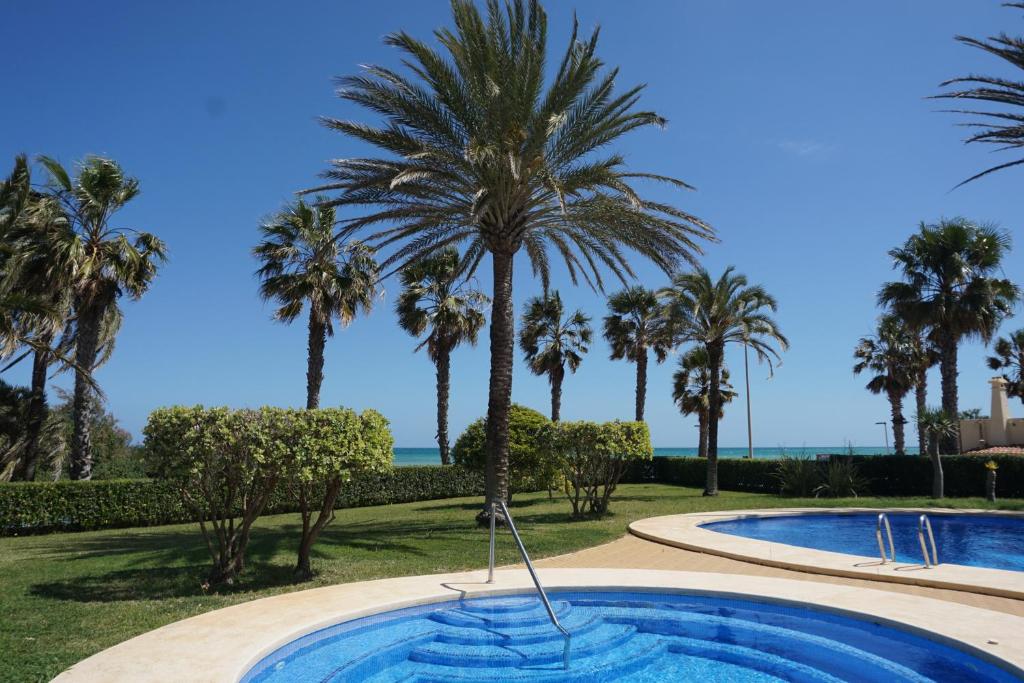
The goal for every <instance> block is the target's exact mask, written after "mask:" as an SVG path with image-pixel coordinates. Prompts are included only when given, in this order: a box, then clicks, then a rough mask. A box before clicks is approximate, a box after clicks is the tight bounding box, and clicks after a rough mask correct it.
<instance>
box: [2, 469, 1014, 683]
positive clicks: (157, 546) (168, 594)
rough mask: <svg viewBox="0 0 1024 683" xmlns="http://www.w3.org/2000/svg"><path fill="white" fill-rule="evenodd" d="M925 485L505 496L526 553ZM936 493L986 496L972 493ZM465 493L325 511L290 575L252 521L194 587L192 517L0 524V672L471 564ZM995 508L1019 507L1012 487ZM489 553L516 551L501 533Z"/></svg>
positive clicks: (476, 561)
mask: <svg viewBox="0 0 1024 683" xmlns="http://www.w3.org/2000/svg"><path fill="white" fill-rule="evenodd" d="M935 503H936V501H932V500H930V499H927V498H900V499H891V498H890V499H880V498H858V499H844V500H824V499H809V500H805V499H793V498H779V497H777V496H767V495H758V494H744V493H722V495H721V496H719V497H717V498H703V497H701V495H700V491H699V490H697V489H687V488H681V487H676V486H667V485H660V484H644V485H625V486H622V487H620V489H619V492H618V494H617V495H616V497H615V498H614V499H613V500H612V511H611V513H610V514H608V515H606V516H605V517H603V518H602V519H587V520H583V521H572V520H570V519H569V518H568V515H567V511H568V504H567V503H566V502H565V501H564V500H560V499H556V500H554V501H549V500H548V499H547V494H544V493H538V494H528V495H521V496H517V497H516V499H515V501H514V504H513V506H512V509H513V514H515V517H516V523H517V524H518V526H519V528H520V531H521V533H522V535H523V540H524V542H525V544H526V546H527V548H528V549H529V550H530V553H531V555H533V556H534V557H546V556H551V555H557V554H561V553H567V552H571V551H574V550H579V549H582V548H585V547H589V546H593V545H597V544H600V543H604V542H607V541H611V540H614V539H616V538H618V537H620V536H621V535H622V534H623V533H625V530H626V525H627V524H629V523H630V522H631V521H633V520H635V519H640V518H643V517H651V516H655V515H663V514H672V513H684V512H699V511H707V510H726V509H739V508H759V507H788V506H808V507H810V506H858V505H859V506H871V507H876V506H906V507H911V506H913V507H928V506H932V505H935ZM941 504H942V505H943V506H948V507H976V508H991V507H995V506H993V505H992V504H990V503H987V502H985V501H984V500H982V499H980V498H966V499H947V500H944V501H941ZM479 505H480V502H479V500H478V499H470V498H457V499H450V500H441V501H430V502H422V503H410V504H406V505H394V506H388V507H376V508H359V509H353V510H342V511H339V512H338V515H337V519H336V520H335V521H334V523H333V524H332V525H330V526H329V527H327V529H326V530H325V532H324V534H323V536H322V537H321V539H320V542H319V543H318V544H317V546H316V547H315V548H314V571H317V572H318V574H317V576H316V578H315V579H314V580H313V581H312V582H310V583H305V584H300V585H296V584H294V583H292V581H291V571H292V565H293V562H294V559H295V558H294V553H295V541H296V539H297V538H298V524H299V521H298V517H297V516H296V515H277V516H272V517H264V518H261V519H260V520H259V522H257V525H256V528H255V530H254V533H253V536H252V541H251V544H250V547H249V556H248V557H249V560H248V567H247V568H246V572H245V574H244V576H243V578H242V581H241V582H240V583H239V584H238V585H236V586H233V587H230V588H228V589H226V590H224V589H222V590H219V591H217V592H213V593H208V592H206V591H204V590H203V588H202V580H203V577H204V575H205V572H206V567H207V562H208V556H207V554H206V549H205V546H204V545H203V542H202V539H201V537H200V535H199V533H198V529H197V528H196V526H195V525H191V524H188V525H176V526H165V527H154V528H137V529H120V530H110V531H97V532H88V533H75V534H53V535H49V536H28V537H22V538H0V615H2V616H0V624H2V628H0V681H5V682H6V681H11V682H13V681H18V682H19V683H22V682H25V681H45V680H49V679H50V678H51V677H53V676H55V675H56V674H57V673H59V672H60V671H62V670H63V669H65V668H67V667H68V666H70V665H71V664H73V663H75V662H76V661H78V660H80V659H83V658H84V657H87V656H89V655H91V654H93V653H95V652H98V651H100V650H102V649H104V648H106V647H110V646H111V645H114V644H115V643H118V642H121V641H123V640H125V639H127V638H130V637H132V636H134V635H137V634H139V633H142V632H144V631H148V630H150V629H154V628H157V627H159V626H162V625H164V624H167V623H170V622H172V621H176V620H178V619H184V618H186V617H190V616H193V615H196V614H200V613H202V612H207V611H210V610H214V609H218V608H221V607H226V606H228V605H231V604H235V603H238V602H243V601H246V600H252V599H255V598H261V597H266V596H268V595H273V594H276V593H283V592H287V591H293V590H300V589H304V588H310V587H314V586H321V585H328V584H335V583H343V582H349V581H361V580H365V579H375V578H382V577H390V576H402V575H410V574H431V573H437V572H447V571H457V570H463V569H473V568H481V567H483V566H485V565H486V562H487V531H486V530H485V529H479V528H477V527H476V526H475V524H474V522H473V516H474V514H475V513H476V511H477V510H478V509H479ZM998 507H1000V508H1003V509H1018V510H1024V500H1017V501H1005V502H1002V503H1001V504H999V505H998ZM498 560H499V562H501V563H503V564H504V563H512V562H515V561H517V560H518V556H517V555H516V551H515V547H514V545H513V543H512V541H511V539H510V537H509V536H508V534H500V535H499V541H498Z"/></svg>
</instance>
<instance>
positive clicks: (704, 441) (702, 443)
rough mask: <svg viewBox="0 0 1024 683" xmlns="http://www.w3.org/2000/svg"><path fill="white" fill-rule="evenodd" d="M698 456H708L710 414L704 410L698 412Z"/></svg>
mask: <svg viewBox="0 0 1024 683" xmlns="http://www.w3.org/2000/svg"><path fill="white" fill-rule="evenodd" d="M697 429H698V431H697V434H698V436H697V439H698V443H697V457H699V458H706V457H708V416H707V413H705V412H704V411H703V410H702V411H700V413H698V414H697Z"/></svg>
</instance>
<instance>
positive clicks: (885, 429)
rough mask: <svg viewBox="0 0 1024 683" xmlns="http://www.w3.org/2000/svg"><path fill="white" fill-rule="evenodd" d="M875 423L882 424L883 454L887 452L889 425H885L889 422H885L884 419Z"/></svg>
mask: <svg viewBox="0 0 1024 683" xmlns="http://www.w3.org/2000/svg"><path fill="white" fill-rule="evenodd" d="M875 424H876V425H882V433H883V434H885V454H886V455H888V454H889V427H888V426H887V425H888V424H889V423H888V422H886V421H885V420H882V421H881V422H876V423H875Z"/></svg>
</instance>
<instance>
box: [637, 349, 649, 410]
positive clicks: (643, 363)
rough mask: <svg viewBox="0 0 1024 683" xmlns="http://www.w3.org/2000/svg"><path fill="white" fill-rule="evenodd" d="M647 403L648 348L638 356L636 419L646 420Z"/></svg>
mask: <svg viewBox="0 0 1024 683" xmlns="http://www.w3.org/2000/svg"><path fill="white" fill-rule="evenodd" d="M646 403H647V349H643V350H641V352H640V355H639V356H637V358H636V421H637V422H643V421H644V406H645V404H646Z"/></svg>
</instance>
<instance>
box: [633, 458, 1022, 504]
mask: <svg viewBox="0 0 1024 683" xmlns="http://www.w3.org/2000/svg"><path fill="white" fill-rule="evenodd" d="M830 457H831V458H843V459H851V460H852V461H853V462H854V463H855V464H856V466H857V468H858V470H859V471H860V474H861V475H862V476H864V477H865V478H866V479H867V480H868V482H869V484H868V486H869V489H868V490H867V491H865V492H864V495H875V496H929V495H931V484H932V465H931V461H930V460H929V459H928V458H925V457H921V456H916V455H908V456H905V457H896V456H892V455H854V456H847V455H832V456H830ZM989 460H994V461H996V462H997V463H998V464H999V470H998V475H997V477H996V495H997V496H998V497H1002V498H1024V457H1021V456H1015V455H1002V456H994V457H991V458H989V457H979V456H976V455H950V456H943V458H942V470H943V473H944V474H945V479H946V495H947V496H950V497H953V498H958V497H972V496H975V497H978V496H984V495H985V476H986V470H985V463H986V462H988V461H989ZM777 467H778V461H777V460H758V459H755V460H745V459H736V458H729V459H720V460H719V461H718V487H719V488H720V489H723V490H726V491H746V492H751V493H778V491H779V480H778V479H777V478H776V476H775V472H776V470H777ZM706 471H707V461H706V460H704V459H702V458H692V457H691V458H687V457H673V456H657V457H655V458H654V462H653V463H639V464H638V465H637V466H634V467H633V468H631V470H630V472H629V473H628V475H627V477H625V478H624V480H628V481H631V482H657V483H663V484H676V485H678V486H692V487H695V488H702V487H703V486H704V478H705V473H706Z"/></svg>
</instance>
